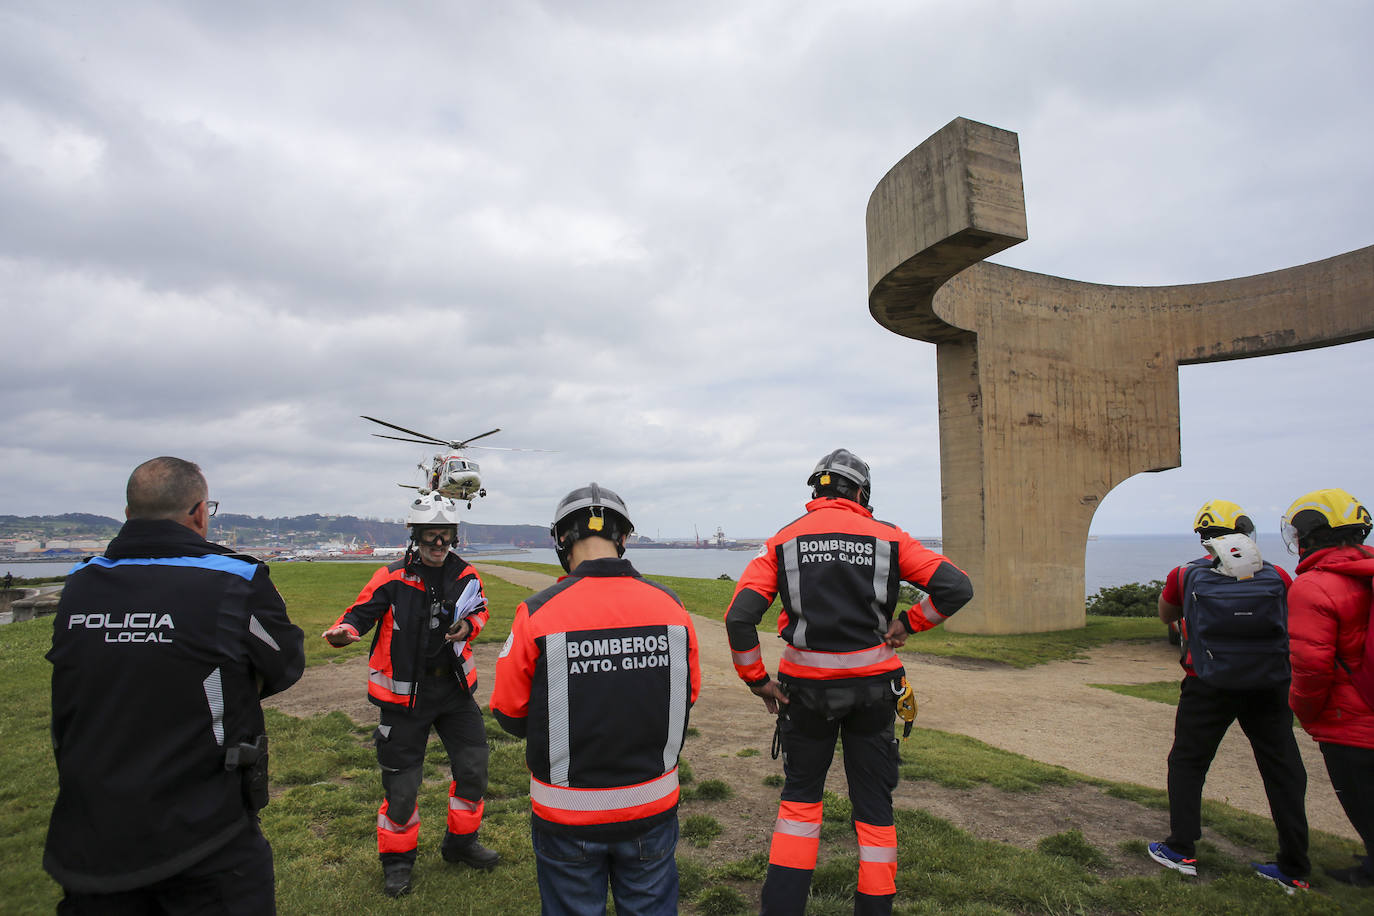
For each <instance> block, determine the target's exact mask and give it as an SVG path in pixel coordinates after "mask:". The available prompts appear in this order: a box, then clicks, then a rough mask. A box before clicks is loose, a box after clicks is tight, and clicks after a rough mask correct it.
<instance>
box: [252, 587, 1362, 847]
mask: <svg viewBox="0 0 1374 916" xmlns="http://www.w3.org/2000/svg"><path fill="white" fill-rule="evenodd" d="M477 566H478V569H480V570H481V572H482V574H483V575H487V576H498V577H500V578H502V579H505V580H507V581H510V582H513V583H515V584H517V585H523V586H526V587H528V588H533V589H540V588H544V587H546V586H547V585H549V584H551V583H552V582H553V578H552V577H550V576H545V575H542V574H539V573H533V572H528V571H525V570H516V569H510V568H507V567H502V566H495V565H489V564H477ZM695 624H696V628H697V636H698V641H699V643H700V656H701V668H702V691H701V697H700V699H699V701H698V703H697V705H696V707H695V708H694V709H693V710H692V725H693V726H694V727H695V729H696V730H697V732H698V734H696V735H694V736H693V737H691V738H689V739H688V742H687V747H686V749H685V751H684V757H685V758H686V759H687V760H688V761H689V762H690V763H691V765H692V768H693V770H694V773H695V776H696V781H697V783H698V784H699V783H700V782H702V781H704V780H708V779H719V780H722V781H724V782H726V783H728V784H729V785H731V786H732V787H733V788H734V789H735V793H736V794H735V796H734V799H733V800H732V802H731V804H730V805H729V806H721V805H718V804H717V805H714V806H711V807H709V808H706V807H703V808H702V810H704V811H705V810H709V811H710V813H711V814H712V815H713V816H715V817H717V818H718V819H721V820H722V821H724V822H725V823H724V826H725V828H726V831H725V833H724V834H723V835H722V836H721V837H719V838H718V839H717V840H716V841H715V842H713V843H712V844H711V847H710V849H709V854H708V857H709V858H711V859H720V860H721V861H732V860H735V859H740V858H744V857H746V856H748V855H750V854H753V853H754V852H757V851H758V850H759V849H761V848H762V849H766V848H767V843H768V837H769V835H770V833H771V828H772V822H773V816H774V811H775V810H776V805H777V789H776V788H772V787H769V786H766V785H764V783H763V779H764V777H766V776H768V775H770V774H775V773H780V772H781V770H782V767H781V764H780V762H778V761H774V760H772V759H771V758H770V757H769V754H768V750H769V742H770V739H771V736H772V729H773V724H772V718H771V717H770V716H768V714H767V712H766V711H765V710H764V708H763V704H762V702H761V701H759V700H758V699H756V698H755V697H754V696H753V695H752V694H750V693H749V692H748V690H747V689H745V688H744V687H743V685H741V684H740V682H739V680H738V678H737V677H736V676H735V672H734V668H733V667H732V666H731V663H730V652H729V645H728V643H727V641H726V636H725V626H724V623H723V622H721V621H719V620H710V619H704V618H700V617H697V618H695ZM781 647H782V643H781V641H780V640H778V639H768V638H766V637H765V638H764V639H763V652H764V660H765V663H766V664H767V665H768V668H769V670H770V671H776V670H777V657H778V654H779V652H780V650H781ZM473 651H474V655H475V656H476V659H477V665H478V671H479V673H480V675H481V678H482V681H481V683H480V685H479V688H478V700H479V702H483V703H485V701H486V700H487V699H488V698H489V697H490V690H491V680H490V679H491V672H492V670H493V669H494V666H495V660H496V654H497V653H498V652H499V651H500V645H499V644H496V643H484V644H481V645H478V646H476V647H475V648H474V650H473ZM904 661H905V663H906V667H907V673H908V676H909V678H910V679H911V682H912V684H913V685H915V687H916V694H917V699H918V700H919V702H920V716H919V718H918V719H917V724H918V725H919V726H921V727H923V728H930V729H938V730H940V731H947V732H954V733H958V734H963V735H968V736H970V737H973V738H976V739H978V740H979V741H983V742H985V743H987V744H990V745H992V746H994V747H998V748H1002V749H1004V750H1008V751H1013V752H1015V753H1018V754H1023V755H1025V756H1026V757H1030V758H1032V759H1034V760H1039V761H1042V762H1045V763H1050V764H1057V765H1060V766H1064V767H1067V768H1068V769H1070V770H1073V771H1075V772H1078V773H1083V774H1085V775H1088V776H1095V777H1099V778H1102V779H1107V780H1111V781H1114V782H1131V783H1136V784H1139V785H1142V786H1147V787H1151V788H1157V789H1163V788H1164V786H1165V773H1166V770H1167V765H1166V762H1165V758H1166V757H1167V755H1168V753H1169V747H1170V745H1171V744H1172V742H1173V716H1174V707H1172V706H1167V705H1165V704H1162V703H1155V702H1152V701H1149V700H1141V699H1136V698H1134V697H1126V696H1121V695H1120V694H1117V693H1113V692H1111V691H1108V690H1102V689H1100V688H1094V687H1089V686H1087V685H1088V684H1095V683H1103V684H1137V683H1148V682H1151V681H1164V680H1176V679H1177V678H1178V676H1179V667H1178V662H1177V656H1176V650H1175V649H1173V648H1172V647H1170V646H1169V645H1168V643H1167V642H1166V641H1165V640H1164V639H1162V638H1161V639H1160V640H1159V641H1158V643H1149V644H1117V645H1112V646H1105V647H1103V648H1101V649H1097V650H1095V651H1093V652H1092V653H1090V655H1089V657H1088V658H1086V659H1082V660H1078V661H1069V662H1055V663H1052V664H1048V665H1040V666H1037V667H1035V668H1031V669H1026V670H1018V669H1014V668H1009V667H1006V666H1003V665H997V664H993V663H981V662H963V661H945V660H932V659H931V658H930V657H928V656H906V657H904ZM365 682H366V660H365V659H363V658H361V657H354V658H352V659H349V660H347V661H345V662H340V663H336V664H332V665H321V666H317V667H314V668H311V669H309V670H307V671H306V674H305V677H304V678H302V679H301V681H300V683H298V684H297V685H296V686H294V687H292V688H291V689H290V690H288V691H286V692H285V693H283V694H280V695H279V696H277V697H275V698H273V700H271V701H269V703H270V705H273V706H275V707H276V708H278V709H280V710H282V711H283V712H287V713H289V714H291V715H310V714H313V713H317V712H327V711H330V710H335V709H339V710H342V711H343V712H345V713H346V714H347V715H349V716H350V717H351V718H353V719H354V720H356V721H358V722H363V723H366V722H371V721H373V720H375V718H376V708H375V707H373V706H371V705H370V704H369V703H368V702H367V701H366V699H365V698H364V684H365ZM913 740H915V739H913ZM1298 746H1299V748H1301V750H1302V753H1303V760H1304V762H1305V763H1306V765H1307V777H1308V788H1307V817H1308V821H1309V823H1310V825H1311V827H1312V828H1313V829H1316V830H1324V831H1327V832H1329V833H1332V834H1336V835H1338V836H1342V837H1347V838H1349V839H1355V838H1356V837H1355V833H1354V831H1353V830H1352V829H1351V827H1350V824H1349V822H1348V821H1347V820H1346V818H1345V814H1344V812H1343V811H1341V808H1340V804H1339V803H1338V802H1337V801H1336V796H1335V792H1334V791H1333V790H1332V789H1331V784H1330V781H1329V780H1328V779H1327V776H1326V768H1325V766H1324V764H1323V763H1322V760H1321V754H1320V752H1319V751H1318V750H1317V746H1316V744H1315V743H1314V742H1312V741H1311V740H1310V739H1308V738H1307V736H1306V735H1305V734H1303V733H1302V732H1299V734H1298ZM828 787H829V788H830V789H831V790H832V791H834V792H836V793H837V794H840V795H844V793H845V787H844V773H843V768H842V767H840V766H839V765H838V764H837V765H836V766H834V767H832V769H831V773H830V778H829V782H828ZM1204 794H1205V797H1207V798H1212V799H1216V800H1218V801H1222V802H1225V803H1227V804H1229V805H1233V806H1235V807H1237V808H1240V809H1242V810H1245V811H1250V812H1253V813H1255V814H1259V815H1261V816H1264V817H1267V816H1268V814H1269V809H1268V805H1267V802H1266V801H1265V797H1264V790H1263V787H1262V785H1261V783H1260V779H1259V773H1258V770H1257V769H1256V767H1255V762H1254V758H1253V756H1252V755H1251V753H1250V746H1249V743H1248V742H1247V741H1246V740H1245V737H1244V735H1243V734H1241V732H1240V729H1239V727H1233V728H1232V729H1231V731H1230V732H1228V733H1227V736H1226V739H1225V740H1224V741H1223V742H1222V745H1221V749H1220V751H1219V752H1218V753H1217V758H1216V760H1215V761H1214V762H1213V764H1212V769H1211V771H1210V773H1209V776H1208V780H1207V786H1206V789H1205V793H1204ZM896 799H897V803H898V804H899V805H902V806H908V807H919V808H922V809H925V810H927V811H929V812H930V813H931V814H933V815H936V816H938V817H942V818H945V819H947V820H950V821H952V822H953V823H955V824H957V825H959V826H960V827H963V828H964V829H966V830H969V831H971V832H973V833H974V834H976V835H978V836H980V837H983V838H985V839H994V840H1000V841H1003V842H1010V843H1015V844H1016V845H1021V846H1027V847H1031V846H1034V844H1035V842H1036V841H1037V840H1038V839H1040V838H1041V837H1044V836H1049V835H1052V834H1055V833H1059V832H1061V831H1063V830H1068V829H1079V830H1081V831H1083V833H1084V835H1085V836H1086V837H1087V838H1088V840H1089V841H1090V842H1092V843H1094V845H1096V846H1098V848H1100V849H1102V850H1104V851H1105V852H1107V853H1108V854H1111V855H1114V856H1116V858H1117V863H1116V864H1117V870H1118V871H1128V872H1135V871H1139V872H1140V873H1149V872H1151V871H1153V870H1155V869H1156V868H1157V866H1154V865H1153V864H1151V863H1149V862H1148V861H1145V860H1144V859H1143V857H1141V859H1140V861H1128V860H1124V859H1122V858H1120V856H1119V855H1116V853H1115V850H1116V849H1117V847H1118V845H1119V844H1120V842H1121V841H1122V840H1126V839H1139V840H1151V839H1163V837H1164V836H1165V834H1167V833H1168V816H1167V814H1165V813H1164V812H1162V811H1153V810H1149V809H1145V808H1142V807H1141V806H1139V805H1136V804H1133V803H1131V802H1125V801H1121V800H1119V799H1114V798H1111V797H1109V796H1107V795H1105V794H1104V793H1102V792H1100V791H1099V790H1097V789H1093V788H1090V787H1089V788H1085V787H1069V788H1047V789H1042V790H1041V791H1039V792H1034V793H1019V794H1016V795H1010V794H1008V793H1004V792H1001V791H998V790H996V789H991V788H988V787H980V788H976V789H968V790H952V789H944V788H941V787H939V786H936V785H933V784H930V783H911V782H903V783H902V784H901V785H900V786H899V788H898V790H897V793H896ZM697 804H698V803H693V802H689V803H687V804H686V805H685V806H684V813H689V814H690V813H691V811H692V809H693V808H694V806H695V805H697ZM722 807H725V808H727V809H728V811H727V813H726V814H725V815H724V817H722V812H721V810H720V809H721V808H722ZM1206 837H1207V838H1208V839H1211V840H1212V841H1213V842H1215V843H1216V844H1217V845H1218V846H1220V847H1222V848H1223V849H1227V850H1233V851H1235V854H1237V855H1254V854H1255V852H1256V851H1248V850H1235V848H1234V847H1233V846H1231V844H1229V843H1227V842H1225V841H1223V840H1220V839H1219V838H1217V837H1215V836H1213V835H1212V834H1211V833H1210V831H1208V832H1207V833H1206ZM1258 852H1263V851H1262V850H1261V851H1258ZM1268 854H1269V855H1272V850H1270V851H1268Z"/></svg>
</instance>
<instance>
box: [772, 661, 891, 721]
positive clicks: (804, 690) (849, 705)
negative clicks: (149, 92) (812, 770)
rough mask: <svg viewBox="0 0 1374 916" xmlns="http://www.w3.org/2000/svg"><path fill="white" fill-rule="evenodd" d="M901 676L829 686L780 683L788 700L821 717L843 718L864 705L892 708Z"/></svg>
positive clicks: (789, 682) (790, 681) (796, 682)
mask: <svg viewBox="0 0 1374 916" xmlns="http://www.w3.org/2000/svg"><path fill="white" fill-rule="evenodd" d="M903 677H904V675H903V673H902V671H901V670H898V671H896V672H894V674H893V676H891V677H874V678H865V679H863V680H861V681H851V682H849V683H847V684H843V685H836V686H833V687H832V686H825V685H824V684H813V683H805V682H802V681H798V680H792V679H789V680H787V681H785V682H782V688H783V690H785V691H786V692H787V698H788V700H790V701H791V702H793V703H799V704H800V705H801V706H802V707H803V708H805V709H807V710H809V711H810V712H813V713H815V714H816V715H818V716H820V717H821V718H824V719H843V718H844V717H845V716H847V715H849V714H850V713H851V712H853V711H854V710H856V709H862V708H864V707H866V706H876V705H880V704H881V705H885V706H894V705H895V703H896V700H897V691H898V689H899V687H900V685H901V683H902V681H903Z"/></svg>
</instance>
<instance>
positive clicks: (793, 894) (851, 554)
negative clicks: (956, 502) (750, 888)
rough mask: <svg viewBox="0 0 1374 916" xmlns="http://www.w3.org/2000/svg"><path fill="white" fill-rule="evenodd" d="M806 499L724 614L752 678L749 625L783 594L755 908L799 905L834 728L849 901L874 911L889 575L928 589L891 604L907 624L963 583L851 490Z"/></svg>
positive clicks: (893, 596)
mask: <svg viewBox="0 0 1374 916" xmlns="http://www.w3.org/2000/svg"><path fill="white" fill-rule="evenodd" d="M806 510H807V511H806V515H803V516H802V517H801V518H799V519H797V520H796V521H794V522H792V523H791V524H789V525H787V526H786V527H784V528H783V529H782V530H781V531H779V532H778V533H777V534H775V535H774V536H773V537H772V538H770V539H769V540H768V542H767V544H765V545H764V546H763V548H762V549H761V550H760V551H759V555H758V556H757V557H755V558H754V560H752V561H751V562H750V563H749V566H748V567H747V568H746V569H745V571H744V574H743V575H742V576H741V577H740V581H739V585H738V586H737V587H736V589H735V594H734V597H733V598H732V599H731V602H730V609H729V610H728V611H727V612H726V615H725V623H726V630H727V631H728V633H729V638H730V650H731V654H732V655H733V658H734V663H735V670H736V672H738V674H739V676H740V678H741V679H742V680H744V681H745V682H746V683H747V684H749V685H750V686H751V687H752V686H758V685H760V684H763V683H766V682H767V681H768V679H769V677H768V671H767V669H766V668H765V667H764V664H763V659H762V656H761V654H760V652H759V637H758V629H757V627H758V624H759V621H760V620H762V619H763V615H764V613H765V612H766V611H767V610H768V606H769V605H770V604H772V602H773V599H774V598H775V597H781V599H782V610H781V612H780V613H779V615H778V634H779V635H780V636H781V637H782V638H783V640H785V641H786V643H787V646H786V647H785V648H784V649H783V652H782V657H781V659H780V661H779V665H778V680H779V682H780V683H781V684H782V687H783V689H784V690H786V691H787V694H788V698H789V700H790V703H789V704H788V705H787V706H786V707H784V709H783V713H782V715H781V717H780V720H779V728H780V732H781V736H782V745H783V752H784V756H783V771H784V774H785V782H784V785H783V789H782V802H781V805H780V806H779V809H778V820H777V824H776V826H775V828H774V831H773V842H772V845H771V848H770V850H769V855H768V863H769V864H768V878H767V880H766V881H765V883H764V888H763V909H764V912H776V913H800V912H802V911H803V909H804V908H805V899H806V895H807V893H808V891H809V889H810V885H811V873H812V871H813V870H814V869H815V867H816V857H817V854H818V852H819V848H820V831H821V794H822V791H823V788H824V784H825V774H826V772H827V771H828V770H829V768H830V763H831V759H832V758H833V756H834V751H835V740H836V738H837V737H841V736H842V737H843V739H844V764H845V773H846V775H847V777H848V781H849V797H850V800H851V802H852V803H853V808H854V828H855V831H856V832H857V834H858V841H859V884H858V894H857V896H856V898H855V900H856V903H855V908H856V912H861V913H870V912H871V913H887V912H891V909H892V899H893V895H894V894H895V893H896V884H895V881H896V874H897V835H896V829H895V828H894V826H893V817H892V789H893V788H894V787H895V786H896V784H897V745H896V740H895V738H894V736H893V724H894V722H895V716H896V703H895V699H896V695H895V693H894V692H893V689H892V688H893V684H894V682H899V681H900V680H901V678H902V676H903V673H904V671H903V668H902V663H901V659H899V658H898V656H897V653H896V652H895V651H894V650H893V649H892V648H891V647H889V646H888V645H887V644H886V643H885V642H884V637H885V635H886V633H887V630H888V627H889V626H890V625H891V623H892V619H893V614H894V612H895V611H896V605H897V596H898V590H899V589H900V587H901V583H902V582H909V583H911V584H912V585H915V586H917V587H918V588H920V589H922V590H923V591H925V592H926V594H927V597H926V598H925V599H923V600H922V601H921V603H920V604H919V605H917V606H916V607H914V608H911V609H910V610H909V611H903V612H901V614H900V615H898V616H899V619H900V620H901V621H902V624H903V625H904V626H905V627H906V629H907V631H908V632H918V631H921V630H927V629H930V628H931V627H933V626H935V625H936V624H938V623H940V622H941V621H943V620H944V619H945V618H947V617H949V616H950V615H951V614H953V613H954V612H955V611H957V610H958V609H959V608H961V607H963V606H964V604H966V603H967V602H968V600H969V599H970V598H971V597H972V596H973V587H972V585H971V584H970V583H969V579H968V576H967V575H965V573H964V572H963V571H962V570H960V569H959V568H958V567H957V566H955V565H954V564H953V563H951V562H950V561H949V560H947V559H946V558H945V557H943V556H941V555H940V554H938V553H935V552H934V551H932V550H929V549H927V548H925V547H923V546H922V545H921V543H920V542H919V541H917V540H916V539H915V538H913V537H912V536H911V535H909V534H907V533H906V532H905V531H903V530H902V529H901V528H898V527H897V526H896V525H892V524H889V523H887V522H882V521H878V520H876V519H874V518H873V513H872V512H871V511H870V510H868V509H866V508H864V507H863V506H861V505H859V504H858V503H857V502H854V501H853V500H849V499H842V498H830V497H823V498H819V499H813V500H812V501H811V502H809V503H807V504H806Z"/></svg>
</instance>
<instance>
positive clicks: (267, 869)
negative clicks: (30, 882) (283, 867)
mask: <svg viewBox="0 0 1374 916" xmlns="http://www.w3.org/2000/svg"><path fill="white" fill-rule="evenodd" d="M276 911H277V902H276V882H275V875H274V874H273V871H272V847H271V846H270V845H269V844H268V842H267V838H266V837H264V836H263V835H262V831H261V830H260V829H259V828H258V822H257V818H254V819H253V823H252V825H251V826H250V827H249V828H248V829H247V830H244V831H243V833H241V834H239V835H238V837H236V838H235V839H233V840H231V841H230V842H229V843H228V844H227V845H226V846H224V848H222V849H220V850H219V851H217V852H215V853H213V854H211V855H210V856H209V857H208V858H206V859H205V860H204V861H202V862H199V863H197V864H196V865H193V866H192V867H191V868H188V869H186V871H184V872H182V873H181V874H179V875H173V876H172V877H170V878H164V879H163V880H161V881H158V882H157V883H155V884H150V885H148V886H147V887H140V888H137V889H135V890H131V891H122V892H120V893H117V894H73V893H70V892H68V893H67V895H66V896H65V897H63V898H62V900H61V901H60V902H59V903H58V904H57V912H58V913H59V914H62V916H87V914H91V916H95V914H100V916H143V914H148V916H153V914H157V916H182V914H185V916H191V914H196V916H262V914H267V916H270V914H272V913H275V912H276Z"/></svg>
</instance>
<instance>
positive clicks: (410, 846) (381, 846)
mask: <svg viewBox="0 0 1374 916" xmlns="http://www.w3.org/2000/svg"><path fill="white" fill-rule="evenodd" d="M419 842H420V806H419V805H416V806H415V810H414V811H412V812H411V813H410V820H408V821H406V822H405V823H404V824H398V823H396V822H395V821H393V820H392V819H391V818H390V817H388V816H387V810H386V801H385V800H383V801H382V807H380V808H378V809H377V851H378V852H411V851H412V850H414V849H415V847H416V846H417V845H419Z"/></svg>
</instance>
